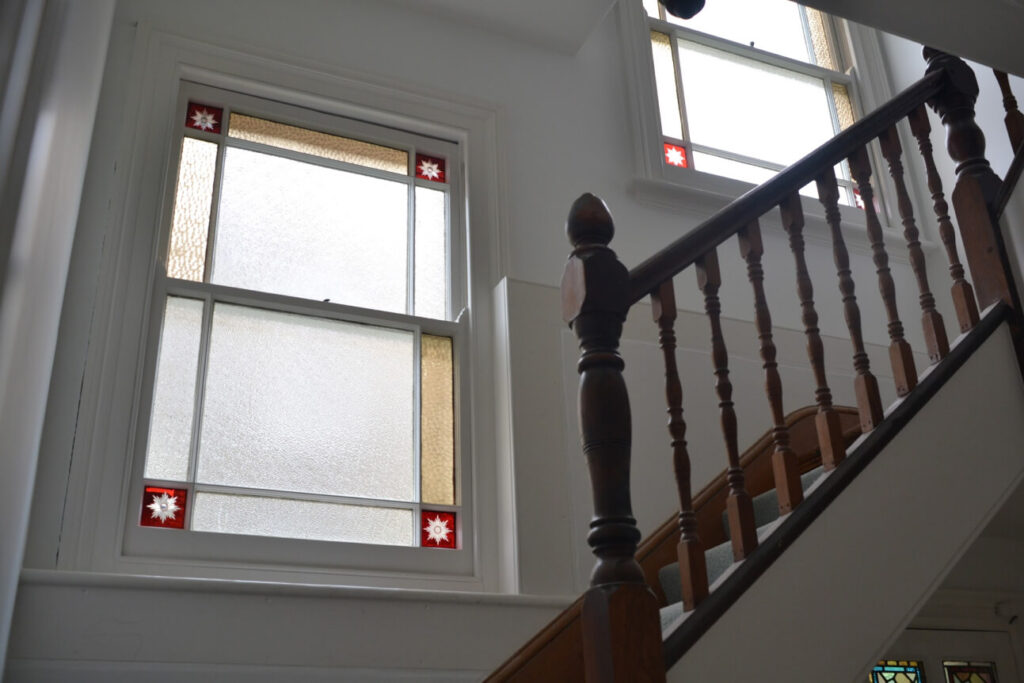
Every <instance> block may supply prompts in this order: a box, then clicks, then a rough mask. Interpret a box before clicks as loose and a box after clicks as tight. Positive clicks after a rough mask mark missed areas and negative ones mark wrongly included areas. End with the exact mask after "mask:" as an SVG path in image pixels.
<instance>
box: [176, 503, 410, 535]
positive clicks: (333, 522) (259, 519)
mask: <svg viewBox="0 0 1024 683" xmlns="http://www.w3.org/2000/svg"><path fill="white" fill-rule="evenodd" d="M192 506H193V509H192V530H193V531H214V532H219V533H225V534H247V535H249V536H275V537H278V538H304V539H309V540H314V541H344V542H348V543H375V544H379V545H412V544H413V532H412V526H413V516H412V510H402V509H395V508H382V507H369V506H363V505H344V504H341V503H326V502H320V501H312V500H295V499H291V498H269V497H262V496H239V495H230V494H223V493H206V492H203V491H200V492H198V493H196V497H195V501H194V502H193V504H192Z"/></svg>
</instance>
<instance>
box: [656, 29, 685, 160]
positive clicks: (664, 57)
mask: <svg viewBox="0 0 1024 683" xmlns="http://www.w3.org/2000/svg"><path fill="white" fill-rule="evenodd" d="M651 56H652V57H653V58H654V84H655V86H656V87H657V89H658V113H659V114H660V116H661V132H662V135H667V136H669V137H673V138H677V139H680V140H681V139H682V138H683V122H682V119H681V118H680V115H679V91H678V88H677V87H676V68H675V65H674V64H673V62H672V43H671V42H670V41H669V37H668V35H667V34H665V33H660V32H658V31H651Z"/></svg>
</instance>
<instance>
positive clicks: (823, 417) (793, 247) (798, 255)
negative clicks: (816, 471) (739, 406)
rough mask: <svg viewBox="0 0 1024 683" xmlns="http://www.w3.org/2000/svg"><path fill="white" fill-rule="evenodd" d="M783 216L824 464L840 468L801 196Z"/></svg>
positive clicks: (789, 201) (839, 440)
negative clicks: (805, 249)
mask: <svg viewBox="0 0 1024 683" xmlns="http://www.w3.org/2000/svg"><path fill="white" fill-rule="evenodd" d="M779 211H780V213H781V215H782V227H783V228H784V229H785V230H786V234H788V235H789V248H790V251H792V252H793V260H794V261H795V262H796V292H797V296H798V297H799V298H800V314H801V319H802V320H803V323H804V333H805V334H806V336H807V357H808V359H810V362H811V369H812V371H813V372H814V381H815V384H817V388H816V389H815V390H814V399H815V401H817V403H818V414H817V415H816V416H815V418H814V423H815V426H816V427H817V431H818V445H819V448H820V449H821V463H822V465H823V466H824V468H825V470H826V471H827V470H831V469H833V468H835V466H836V465H838V464H839V463H840V462H841V461H842V459H843V457H844V456H845V455H846V448H845V446H844V444H843V429H842V425H841V424H840V422H839V413H837V412H836V411H835V410H834V409H833V407H832V391H831V390H830V389H829V388H828V380H827V379H826V377H825V347H824V345H823V344H822V342H821V333H820V332H819V330H818V313H817V311H815V310H814V285H813V284H812V283H811V276H810V273H808V272H807V259H806V258H805V256H804V237H803V228H804V210H803V206H802V205H801V204H800V195H799V194H796V193H793V194H791V195H790V196H789V197H787V198H786V199H784V200H782V203H781V204H780V205H779Z"/></svg>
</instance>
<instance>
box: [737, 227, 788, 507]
mask: <svg viewBox="0 0 1024 683" xmlns="http://www.w3.org/2000/svg"><path fill="white" fill-rule="evenodd" d="M739 243H740V255H741V256H742V257H743V259H744V260H745V261H746V262H747V276H748V278H749V279H750V284H751V286H752V287H753V288H754V320H755V322H756V324H757V336H758V338H759V339H760V340H761V359H762V360H763V361H764V366H763V367H764V373H765V385H764V386H765V393H767V395H768V405H769V407H770V408H771V411H772V423H773V425H774V426H773V428H772V441H773V443H774V444H775V452H774V453H772V472H773V474H774V475H775V492H776V494H777V495H778V498H779V512H780V513H781V514H785V513H787V512H789V511H790V510H792V509H793V508H794V507H796V506H797V504H798V503H799V502H800V501H801V500H803V498H804V490H803V487H802V485H801V484H800V470H799V469H797V463H796V453H794V452H793V449H792V448H790V447H789V427H787V426H786V413H785V412H784V411H783V409H782V378H781V377H780V376H779V364H778V362H776V360H775V353H776V352H775V342H774V340H773V339H772V316H771V312H769V310H768V300H767V298H766V297H765V294H764V270H763V269H762V267H761V257H762V256H763V255H764V244H763V243H762V242H761V227H760V226H759V225H758V224H757V221H756V220H755V221H752V222H751V223H750V224H749V225H747V226H746V227H745V228H743V229H742V230H740V232H739Z"/></svg>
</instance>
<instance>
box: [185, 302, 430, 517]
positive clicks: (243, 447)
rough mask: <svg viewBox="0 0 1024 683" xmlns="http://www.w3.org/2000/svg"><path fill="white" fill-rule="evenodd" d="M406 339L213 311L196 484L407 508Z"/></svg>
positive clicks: (234, 310)
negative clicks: (384, 501) (401, 503)
mask: <svg viewBox="0 0 1024 683" xmlns="http://www.w3.org/2000/svg"><path fill="white" fill-rule="evenodd" d="M413 373H414V369H413V334H412V333H411V332H407V331H404V330H392V329H387V328H383V327H373V326H370V325H358V324H355V323H347V322H340V321H336V320H327V319H324V318H311V317H305V316H300V315H293V314H289V313H278V312H272V311H265V310H261V309H257V308H246V307H242V306H233V305H228V304H217V305H215V307H214V309H213V332H212V336H211V342H210V359H209V363H208V368H207V380H206V394H205V402H204V410H203V425H202V434H201V440H200V446H199V464H198V474H197V481H199V482H201V483H207V484H224V485H230V486H246V487H251V488H268V489H276V490H280V491H302V492H307V493H329V494H336V495H345V496H359V497H364V498H388V499H394V500H413V499H414V496H415V494H416V491H415V472H414V458H415V455H414V449H413V415H414V414H415V411H414V406H413V377H414V375H413Z"/></svg>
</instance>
